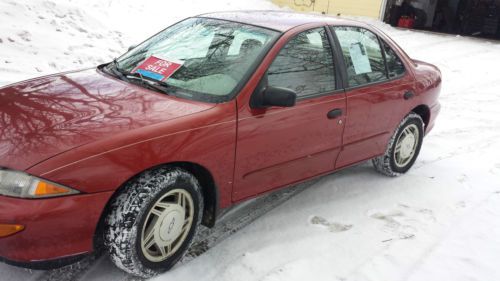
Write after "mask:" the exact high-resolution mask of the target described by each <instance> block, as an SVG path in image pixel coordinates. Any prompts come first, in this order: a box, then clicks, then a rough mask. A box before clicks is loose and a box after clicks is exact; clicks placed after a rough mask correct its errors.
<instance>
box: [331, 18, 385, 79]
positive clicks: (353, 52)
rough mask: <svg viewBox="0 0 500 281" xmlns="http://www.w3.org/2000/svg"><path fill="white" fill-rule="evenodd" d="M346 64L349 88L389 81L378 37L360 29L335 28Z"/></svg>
mask: <svg viewBox="0 0 500 281" xmlns="http://www.w3.org/2000/svg"><path fill="white" fill-rule="evenodd" d="M333 29H334V30H335V34H336V35H337V38H338V40H339V43H340V47H341V48H342V53H343V56H344V61H345V63H346V69H347V76H348V81H349V87H356V86H361V85H364V84H369V83H374V82H379V81H384V80H387V73H386V69H385V61H384V56H383V54H382V49H381V48H380V43H379V41H378V37H377V35H375V34H374V33H372V32H371V31H369V30H366V29H364V28H359V27H333Z"/></svg>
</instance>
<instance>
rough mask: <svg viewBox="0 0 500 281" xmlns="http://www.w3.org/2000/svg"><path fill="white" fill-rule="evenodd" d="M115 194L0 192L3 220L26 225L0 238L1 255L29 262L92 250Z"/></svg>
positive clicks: (20, 261)
mask: <svg viewBox="0 0 500 281" xmlns="http://www.w3.org/2000/svg"><path fill="white" fill-rule="evenodd" d="M112 194H113V192H101V193H94V194H82V195H74V196H66V197H58V198H50V199H36V200H33V199H31V200H30V199H17V198H10V197H5V196H0V223H4V224H21V225H23V226H24V227H25V228H24V230H23V231H21V232H18V233H16V234H14V235H11V236H7V237H3V238H0V259H2V260H8V261H9V262H10V263H14V264H28V263H39V262H42V261H47V260H56V259H65V258H68V257H72V256H77V255H81V254H85V253H88V252H91V251H92V250H93V242H94V241H93V240H94V239H93V238H94V233H95V230H96V227H97V224H98V222H99V219H100V217H101V214H102V211H103V210H104V207H105V205H106V203H107V202H108V200H109V198H110V197H111V195H112Z"/></svg>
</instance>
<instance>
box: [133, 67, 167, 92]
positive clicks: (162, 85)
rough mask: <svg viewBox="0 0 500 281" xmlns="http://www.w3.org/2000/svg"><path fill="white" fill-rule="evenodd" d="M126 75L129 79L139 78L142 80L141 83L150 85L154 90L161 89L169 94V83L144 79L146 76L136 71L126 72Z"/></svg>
mask: <svg viewBox="0 0 500 281" xmlns="http://www.w3.org/2000/svg"><path fill="white" fill-rule="evenodd" d="M125 77H126V78H127V79H129V78H135V79H139V80H140V81H141V84H142V85H143V86H145V87H149V88H150V89H153V90H156V91H160V92H162V93H164V94H167V92H166V88H168V84H167V83H165V82H161V81H155V80H149V79H144V76H142V74H140V73H139V72H134V73H131V72H129V73H126V74H125Z"/></svg>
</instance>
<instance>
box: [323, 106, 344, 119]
mask: <svg viewBox="0 0 500 281" xmlns="http://www.w3.org/2000/svg"><path fill="white" fill-rule="evenodd" d="M340 116H342V109H340V108H336V109H334V110H330V111H329V112H328V113H327V114H326V117H328V119H335V118H337V117H340Z"/></svg>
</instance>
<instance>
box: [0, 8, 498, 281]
mask: <svg viewBox="0 0 500 281" xmlns="http://www.w3.org/2000/svg"><path fill="white" fill-rule="evenodd" d="M209 2H210V3H209ZM237 8H252V9H256V8H258V9H268V8H275V7H274V6H273V5H272V4H271V3H270V2H267V1H264V0H259V1H230V0H224V1H223V0H220V1H203V0H191V1H182V2H181V1H159V0H154V1H153V0H152V1H142V2H139V1H130V0H121V1H112V0H108V1H103V0H101V1H97V0H92V1H78V2H77V1H52V2H50V1H30V0H16V1H14V0H11V1H8V0H7V1H2V2H0V14H1V16H0V39H1V43H0V83H2V82H3V83H4V84H5V83H7V82H14V81H15V80H18V79H21V78H26V77H30V76H34V75H38V74H45V73H51V72H56V71H60V70H69V69H73V68H80V67H88V66H93V65H95V64H98V63H101V62H104V61H109V60H110V59H112V58H113V57H115V56H117V55H118V54H120V53H121V52H123V51H125V49H126V48H127V46H128V45H131V44H134V43H137V42H139V41H141V40H142V39H144V38H146V37H148V36H150V35H152V34H154V33H155V32H157V31H159V30H160V29H162V28H163V27H165V26H167V25H168V24H170V23H172V22H174V21H176V20H178V19H180V18H182V17H185V16H188V15H194V14H198V13H201V12H204V11H210V10H222V9H237ZM372 23H373V24H375V25H377V26H379V27H380V28H382V29H383V30H384V31H385V32H386V33H388V34H389V35H390V36H391V37H392V38H394V39H395V40H396V41H397V42H398V43H399V44H400V45H401V46H402V47H403V48H404V49H405V50H406V51H407V52H408V53H409V55H410V56H412V57H414V58H415V59H420V60H424V61H428V62H431V63H434V64H436V65H437V66H438V67H439V68H440V69H441V70H442V72H443V90H442V95H441V103H442V106H443V108H442V112H441V115H440V116H439V118H438V120H437V125H436V127H435V128H434V130H433V131H432V132H431V134H430V135H429V136H427V137H426V138H425V140H424V145H423V148H422V151H421V154H420V157H419V158H418V160H417V162H416V164H415V166H414V167H413V169H411V170H410V171H409V173H408V174H406V175H404V176H401V177H398V178H388V177H385V176H382V175H379V174H377V173H376V172H375V171H374V170H373V168H372V167H371V165H370V164H369V163H366V164H362V165H359V166H357V167H353V168H349V169H346V170H343V171H341V172H338V173H335V174H332V175H330V176H327V177H324V178H323V179H321V180H320V181H319V182H318V183H316V184H315V185H313V186H312V187H310V188H308V189H307V190H305V191H304V192H302V193H300V194H299V195H297V196H295V197H293V198H292V199H290V200H289V201H287V202H286V203H284V204H283V205H281V206H279V207H277V208H276V209H274V210H272V211H271V212H269V213H267V214H266V215H264V216H262V217H261V218H259V219H258V220H257V221H255V222H254V223H252V224H250V225H249V226H247V227H245V228H244V229H242V230H241V231H239V232H237V233H235V234H233V235H232V236H230V237H229V238H228V239H226V240H224V241H222V242H221V243H220V244H218V245H216V246H215V247H213V248H212V249H210V250H208V251H207V252H206V253H205V254H203V255H201V256H200V257H198V258H196V259H195V260H193V261H191V262H189V263H186V264H183V265H180V266H176V267H175V268H174V269H173V270H172V271H171V272H169V273H166V274H164V275H161V276H159V277H157V278H156V279H155V280H197V281H200V280H204V281H209V280H210V281H212V280H213V281H226V280H227V281H234V280H238V281H246V280H260V281H294V280H301V281H303V280H315V281H321V280H328V281H334V280H344V281H346V280H349V281H351V280H352V281H364V280H374V281H375V280H376V281H399V280H401V281H403V280H409V281H421V280H426V281H429V280H431V281H433V280H435V281H443V280H453V281H461V280H464V281H465V280H477V281H487V280H500V267H499V266H498V263H499V260H500V219H499V217H500V110H499V108H500V90H499V89H500V78H499V77H500V71H499V68H498V62H499V61H500V44H499V43H496V42H488V41H485V40H476V39H469V38H463V37H455V36H445V35H436V34H429V33H421V32H415V31H406V30H399V29H394V28H391V27H389V26H386V25H384V24H381V23H379V22H375V21H373V22H372ZM58 30H60V31H58ZM0 273H1V274H2V276H3V277H6V278H8V280H28V279H30V275H29V274H28V273H26V272H24V271H21V270H19V269H16V268H13V267H8V266H5V265H0ZM16 276H18V277H19V278H17V277H16ZM31 278H33V277H31ZM126 278H127V277H125V276H124V275H123V273H120V272H119V271H117V270H116V269H115V268H114V267H113V266H112V265H111V264H110V263H109V262H108V261H104V262H100V263H99V268H98V269H96V268H94V269H91V270H90V271H89V272H88V273H87V274H85V275H83V277H82V279H81V280H83V279H85V280H125V279H126ZM0 279H2V277H0Z"/></svg>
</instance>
